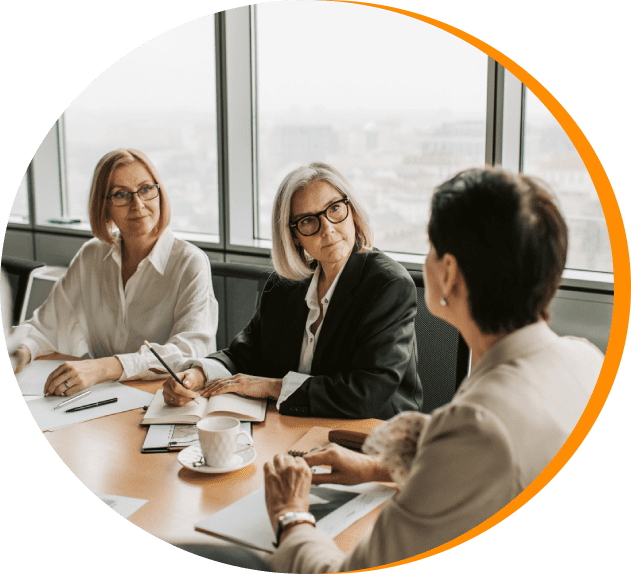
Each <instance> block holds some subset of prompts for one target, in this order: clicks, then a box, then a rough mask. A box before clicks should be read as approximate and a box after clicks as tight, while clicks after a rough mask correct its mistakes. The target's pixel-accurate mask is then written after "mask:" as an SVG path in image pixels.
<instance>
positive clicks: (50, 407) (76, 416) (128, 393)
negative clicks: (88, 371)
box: [26, 381, 153, 431]
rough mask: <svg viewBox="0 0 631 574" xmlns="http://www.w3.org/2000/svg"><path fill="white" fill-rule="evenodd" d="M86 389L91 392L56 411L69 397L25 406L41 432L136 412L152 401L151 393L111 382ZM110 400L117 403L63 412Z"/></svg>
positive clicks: (37, 400) (35, 400)
mask: <svg viewBox="0 0 631 574" xmlns="http://www.w3.org/2000/svg"><path fill="white" fill-rule="evenodd" d="M90 390H91V391H92V392H91V393H90V394H89V395H88V396H86V397H83V398H82V399H79V400H78V401H75V402H73V403H70V404H69V405H68V406H65V407H61V408H60V409H57V410H54V407H56V406H57V405H58V404H59V403H61V402H63V401H65V400H66V399H68V398H69V397H63V396H62V397H56V396H52V397H39V398H37V399H33V400H32V401H28V402H27V403H26V404H27V406H28V408H29V409H30V411H31V414H32V415H33V418H34V419H35V422H36V423H37V425H38V426H39V428H40V429H41V430H42V431H47V430H48V431H52V430H57V429H60V428H64V427H68V426H71V425H76V424H78V423H82V422H85V421H89V420H92V419H98V418H99V417H104V416H106V415H113V414H116V413H122V412H124V411H131V410H133V409H139V408H141V407H144V406H147V405H149V404H150V403H151V401H152V400H153V395H152V394H151V393H147V392H145V391H139V390H138V389H133V388H132V387H127V386H125V385H121V384H120V383H117V382H115V381H110V382H107V383H100V384H98V385H94V386H93V387H90ZM114 397H116V398H117V399H118V401H117V402H115V403H110V404H109V405H103V406H100V407H94V408H91V409H85V410H83V411H77V412H74V413H67V412H66V411H67V410H68V409H73V408H75V407H80V406H83V405H89V404H91V403H98V402H101V401H106V400H107V399H113V398H114Z"/></svg>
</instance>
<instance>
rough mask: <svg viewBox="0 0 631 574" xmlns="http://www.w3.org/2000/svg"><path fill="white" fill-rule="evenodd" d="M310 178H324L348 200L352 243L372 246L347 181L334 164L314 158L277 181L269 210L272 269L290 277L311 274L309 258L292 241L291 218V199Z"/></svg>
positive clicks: (361, 211) (299, 278)
mask: <svg viewBox="0 0 631 574" xmlns="http://www.w3.org/2000/svg"><path fill="white" fill-rule="evenodd" d="M314 181H326V182H327V183H328V184H329V185H332V186H333V187H334V188H335V189H337V191H339V192H340V193H341V194H342V195H343V196H344V197H348V199H349V200H350V209H351V215H352V216H353V223H354V224H355V245H356V247H357V249H358V251H359V252H362V251H368V250H370V249H371V248H372V237H373V234H372V229H371V227H370V224H369V222H368V214H367V213H366V210H365V209H364V208H363V207H362V206H361V205H359V203H357V200H356V199H355V195H354V193H353V188H352V186H351V184H350V183H349V181H348V180H347V179H346V178H345V177H344V176H343V175H342V174H341V173H340V172H339V171H337V170H336V169H335V168H333V167H331V166H330V165H327V164H325V163H319V162H315V163H312V164H309V165H308V166H303V167H299V168H296V169H295V170H294V171H292V172H291V173H290V174H289V175H288V176H287V177H286V178H285V179H284V180H283V182H282V183H281V184H280V187H279V188H278V191H277V192H276V197H275V198H274V208H273V210H272V263H273V264H274V269H275V270H276V273H278V275H280V276H281V277H284V278H285V279H289V280H291V281H302V280H303V279H307V278H308V277H310V276H311V275H313V269H312V268H311V264H312V263H313V258H312V257H310V256H309V255H308V254H307V253H305V251H304V249H303V248H302V247H300V246H298V245H296V244H295V243H294V235H293V233H295V232H294V231H292V230H291V229H290V227H289V224H290V222H291V199H292V197H293V196H294V194H295V193H296V192H298V191H300V190H302V189H304V188H305V187H307V185H309V184H310V183H312V182H314Z"/></svg>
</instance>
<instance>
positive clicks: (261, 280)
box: [210, 262, 272, 349]
mask: <svg viewBox="0 0 631 574" xmlns="http://www.w3.org/2000/svg"><path fill="white" fill-rule="evenodd" d="M210 267H211V274H212V278H213V290H214V291H215V297H216V298H217V301H218V303H219V326H218V328H217V349H225V348H226V347H227V346H228V345H229V344H230V341H232V339H233V338H234V337H235V335H237V334H238V333H239V332H240V331H241V330H242V329H243V328H244V327H245V326H246V325H247V324H248V323H249V321H250V319H251V318H252V316H253V315H254V311H255V310H256V306H257V305H258V302H259V299H260V298H261V294H262V293H263V287H264V286H265V283H266V282H267V279H268V278H269V276H270V275H271V273H272V269H271V267H269V268H265V267H257V266H255V265H244V264H242V263H215V262H211V264H210Z"/></svg>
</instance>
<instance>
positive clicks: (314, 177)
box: [163, 163, 423, 419]
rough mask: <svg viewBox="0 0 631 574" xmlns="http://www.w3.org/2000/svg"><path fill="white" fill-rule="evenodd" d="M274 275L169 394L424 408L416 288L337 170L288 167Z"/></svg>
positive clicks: (276, 228) (317, 407)
mask: <svg viewBox="0 0 631 574" xmlns="http://www.w3.org/2000/svg"><path fill="white" fill-rule="evenodd" d="M272 240H273V247H272V259H273V263H274V268H275V270H276V273H277V274H276V275H273V276H272V278H271V279H270V281H269V282H268V283H267V285H266V287H265V290H264V293H263V295H262V297H261V302H260V305H259V307H258V309H257V311H256V313H255V315H254V317H253V318H252V320H251V321H250V323H249V324H248V326H247V327H246V328H245V329H244V330H243V331H242V332H241V333H239V335H237V336H236V337H235V339H234V340H233V341H232V343H231V344H230V347H229V348H228V349H225V350H223V351H220V352H218V353H214V354H212V355H210V356H209V357H207V358H206V359H202V360H199V361H193V362H192V363H190V362H189V363H188V364H192V366H193V368H191V369H188V370H186V371H185V373H184V374H183V377H184V387H182V386H180V385H178V384H177V383H176V382H175V381H174V380H173V379H172V378H171V379H168V380H167V381H166V382H165V383H164V385H163V389H164V400H165V401H166V402H167V403H168V404H171V405H183V404H186V403H187V402H189V401H190V400H192V399H193V398H195V397H197V396H198V395H199V394H201V395H202V396H211V395H215V394H221V393H227V392H235V393H240V394H243V395H247V396H252V397H261V398H273V399H275V400H276V401H277V403H276V404H277V406H278V409H279V411H280V413H281V414H288V415H294V416H323V417H341V418H370V417H375V418H382V419H385V418H389V417H391V416H393V415H395V414H396V413H399V412H402V411H407V410H416V411H418V410H420V408H421V403H422V396H423V395H422V389H421V384H420V381H419V378H418V374H417V372H416V337H415V331H414V317H415V315H416V288H415V285H414V282H413V281H412V279H411V277H410V275H409V273H408V272H407V271H406V270H405V269H404V268H403V267H402V266H401V265H400V264H399V263H397V262H395V261H393V260H392V259H391V258H390V257H388V256H387V255H385V254H384V253H382V252H381V251H379V250H378V249H375V248H373V247H372V231H371V229H370V226H369V225H368V218H367V216H366V213H365V212H364V210H363V209H362V207H361V206H360V204H359V203H358V201H357V199H356V198H355V197H354V194H353V191H352V188H351V185H350V183H349V182H348V181H347V180H346V179H345V178H344V177H343V176H342V175H341V174H340V173H339V172H338V171H337V170H335V169H334V168H332V167H331V166H329V165H326V164H323V163H312V164H311V165H308V166H304V167H300V168H297V169H295V170H294V171H292V172H291V173H290V174H289V175H288V176H287V177H286V178H285V179H284V181H283V182H282V183H281V185H280V188H279V189H278V192H277V194H276V198H275V201H274V208H273V216H272Z"/></svg>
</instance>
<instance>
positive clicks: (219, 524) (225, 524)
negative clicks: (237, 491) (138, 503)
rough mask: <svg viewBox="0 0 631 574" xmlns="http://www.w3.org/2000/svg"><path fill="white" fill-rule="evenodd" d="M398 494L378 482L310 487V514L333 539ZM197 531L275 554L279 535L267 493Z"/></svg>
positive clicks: (208, 521)
mask: <svg viewBox="0 0 631 574" xmlns="http://www.w3.org/2000/svg"><path fill="white" fill-rule="evenodd" d="M395 492H396V489H395V488H392V487H390V486H385V485H383V484H378V483H376V482H368V483H365V484H358V485H355V486H342V485H339V484H335V485H333V484H327V485H323V486H311V490H310V491H309V512H311V513H312V514H313V516H314V517H315V519H316V528H317V529H318V530H322V531H323V532H325V533H326V534H328V535H329V536H331V537H332V538H333V537H335V536H337V535H338V534H340V533H342V532H343V531H344V530H346V529H347V528H348V527H349V526H350V525H351V524H353V523H354V522H356V521H357V520H359V519H360V518H361V517H362V516H365V515H366V514H368V513H369V512H370V511H371V510H373V509H375V508H377V507H378V506H379V505H380V504H382V503H384V502H386V501H387V500H389V499H390V498H391V497H392V496H393V495H394V493H395ZM195 530H199V531H201V532H205V533H206V534H210V535H215V536H219V537H222V538H227V539H228V540H230V541H232V542H236V543H238V544H243V545H245V546H249V547H250V548H254V549H256V550H263V551H264V552H273V551H274V546H273V545H272V543H273V542H274V540H275V539H276V533H275V528H273V527H272V525H271V523H270V521H269V516H268V514H267V509H266V507H265V490H264V489H260V490H256V491H254V492H251V493H250V494H248V495H246V496H244V497H243V498H242V499H241V500H239V501H237V502H235V503H234V504H231V505H230V506H228V507H227V508H224V509H223V510H220V511H219V512H215V514H212V515H211V516H209V517H208V518H205V519H204V520H202V521H201V522H198V523H197V524H196V525H195Z"/></svg>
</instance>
